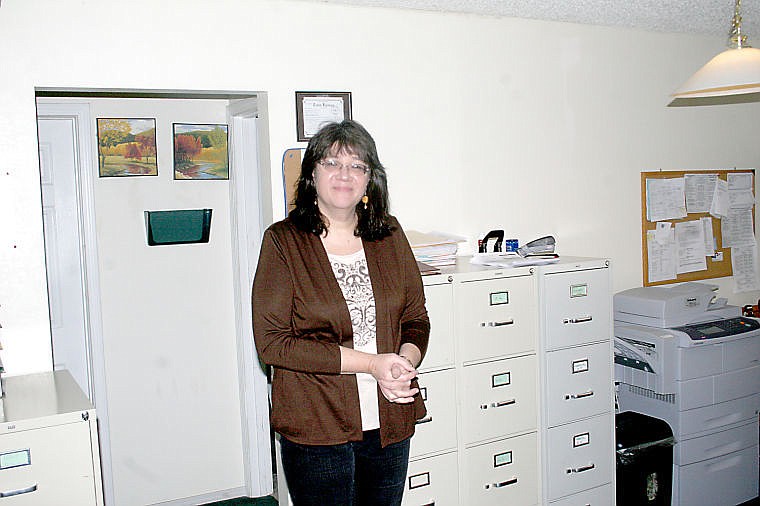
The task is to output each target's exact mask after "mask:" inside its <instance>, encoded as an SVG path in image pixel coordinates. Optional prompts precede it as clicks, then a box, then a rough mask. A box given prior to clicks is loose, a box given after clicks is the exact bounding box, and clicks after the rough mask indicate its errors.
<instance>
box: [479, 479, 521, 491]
mask: <svg viewBox="0 0 760 506" xmlns="http://www.w3.org/2000/svg"><path fill="white" fill-rule="evenodd" d="M515 483H517V478H512V479H511V480H507V481H500V482H499V483H486V490H488V489H489V488H501V487H507V486H509V485H514V484H515Z"/></svg>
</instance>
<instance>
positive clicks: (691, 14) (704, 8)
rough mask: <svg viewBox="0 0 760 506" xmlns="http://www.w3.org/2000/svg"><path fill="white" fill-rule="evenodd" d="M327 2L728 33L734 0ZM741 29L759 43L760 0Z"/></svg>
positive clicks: (746, 3)
mask: <svg viewBox="0 0 760 506" xmlns="http://www.w3.org/2000/svg"><path fill="white" fill-rule="evenodd" d="M310 1H320V2H324V3H338V4H349V5H363V6H372V7H392V8H399V9H417V10H426V11H438V12H463V13H471V14H481V15H486V16H504V17H516V18H529V19H543V20H550V21H565V22H570V23H582V24H591V25H610V26H625V27H630V28H635V29H640V30H649V31H658V32H685V33H696V34H709V35H717V36H726V37H727V36H728V32H729V30H730V28H731V17H732V16H733V13H734V0H661V1H655V0H310ZM741 10H742V18H743V22H742V31H743V33H744V34H745V35H748V36H749V43H750V45H753V46H754V47H760V0H742V3H741Z"/></svg>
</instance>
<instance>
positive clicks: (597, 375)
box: [545, 342, 613, 427]
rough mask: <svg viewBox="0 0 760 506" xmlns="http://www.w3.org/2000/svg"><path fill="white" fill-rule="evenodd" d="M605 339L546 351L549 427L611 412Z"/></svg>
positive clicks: (609, 370)
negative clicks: (595, 342)
mask: <svg viewBox="0 0 760 506" xmlns="http://www.w3.org/2000/svg"><path fill="white" fill-rule="evenodd" d="M611 363H612V350H611V349H610V344H609V342H603V343H597V344H591V345H587V346H579V347H577V348H569V349H566V350H558V351H551V352H548V353H547V354H546V376H547V377H546V385H547V387H546V390H547V392H546V393H547V398H546V402H545V405H546V410H547V421H548V424H549V426H550V427H552V426H555V425H560V424H563V423H567V422H570V421H572V420H577V419H578V418H580V417H584V416H592V415H595V414H599V413H604V412H608V411H611V410H612V408H613V404H612V367H611Z"/></svg>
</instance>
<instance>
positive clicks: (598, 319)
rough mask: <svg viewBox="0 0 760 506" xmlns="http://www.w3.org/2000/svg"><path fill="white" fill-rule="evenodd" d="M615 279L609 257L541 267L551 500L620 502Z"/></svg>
mask: <svg viewBox="0 0 760 506" xmlns="http://www.w3.org/2000/svg"><path fill="white" fill-rule="evenodd" d="M610 277H611V267H610V262H609V261H608V260H605V259H589V258H565V259H562V261H561V262H560V263H558V264H552V265H546V266H542V267H541V268H540V269H538V277H537V280H538V286H539V290H538V293H539V300H540V318H539V329H540V338H539V357H540V358H539V371H540V372H541V417H540V418H541V424H540V425H541V432H540V435H541V440H542V444H541V449H542V454H541V458H542V464H543V465H542V468H543V473H542V477H543V478H542V483H543V485H542V488H543V497H544V504H549V505H552V506H564V505H589V506H609V505H611V504H614V503H615V488H614V478H615V415H614V386H613V340H612V336H613V331H612V294H611V279H610Z"/></svg>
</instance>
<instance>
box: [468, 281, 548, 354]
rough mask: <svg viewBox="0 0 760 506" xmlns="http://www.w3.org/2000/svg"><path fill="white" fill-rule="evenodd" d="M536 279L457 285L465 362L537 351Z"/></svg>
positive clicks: (469, 282) (472, 282)
mask: <svg viewBox="0 0 760 506" xmlns="http://www.w3.org/2000/svg"><path fill="white" fill-rule="evenodd" d="M534 292H535V290H534V278H533V276H530V275H525V276H516V277H512V278H497V279H487V280H480V281H468V282H463V283H460V284H459V285H458V286H457V294H456V303H457V306H458V307H457V310H458V315H457V317H458V318H457V322H458V323H457V327H456V329H457V336H458V339H459V343H460V347H459V350H460V352H461V360H462V362H465V363H467V362H473V361H477V360H483V359H488V358H491V357H499V356H505V355H512V354H520V353H526V352H531V351H534V350H535V349H536V311H535V304H536V301H535V295H534Z"/></svg>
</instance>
